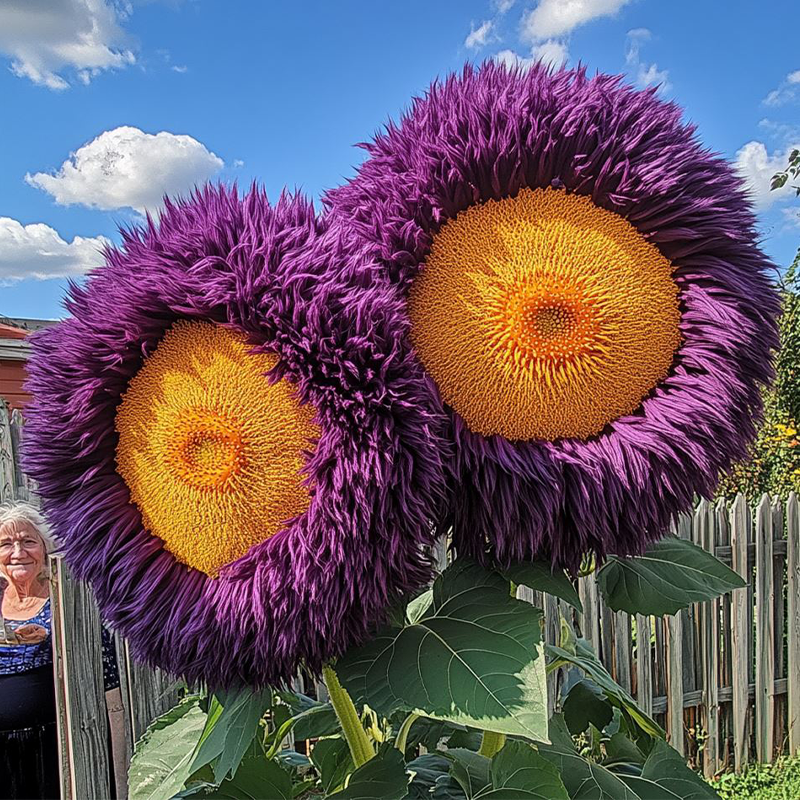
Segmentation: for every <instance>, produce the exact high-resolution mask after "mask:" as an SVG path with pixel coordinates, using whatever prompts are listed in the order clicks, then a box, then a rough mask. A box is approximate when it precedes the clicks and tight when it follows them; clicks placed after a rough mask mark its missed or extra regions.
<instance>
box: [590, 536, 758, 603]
mask: <svg viewBox="0 0 800 800" xmlns="http://www.w3.org/2000/svg"><path fill="white" fill-rule="evenodd" d="M597 583H598V586H599V588H600V591H601V592H602V594H603V597H604V598H605V601H606V604H607V605H608V607H609V608H610V609H612V610H613V611H627V612H628V613H629V614H645V615H648V614H654V615H656V616H661V615H662V614H674V613H675V612H676V611H679V610H680V609H682V608H686V607H687V606H689V605H691V604H692V603H702V602H704V601H705V600H712V599H713V598H715V597H719V595H722V594H725V592H729V591H731V589H740V588H741V587H743V586H746V585H747V583H746V582H745V581H744V580H743V579H742V577H741V576H740V575H738V574H737V573H736V572H734V571H733V570H732V569H729V568H728V567H726V566H725V564H723V563H722V562H721V561H720V560H719V559H717V558H715V557H714V556H712V555H711V553H709V552H707V551H705V550H703V548H702V547H698V546H697V545H696V544H693V543H692V542H690V541H688V540H687V539H679V538H678V537H677V536H665V537H664V538H663V539H660V540H659V541H657V542H654V543H653V544H651V545H650V546H649V547H648V548H647V550H646V551H645V552H644V554H643V555H641V556H635V557H628V558H620V557H618V556H610V557H609V559H608V561H606V563H605V564H604V565H603V566H602V567H601V568H600V570H599V572H598V573H597Z"/></svg>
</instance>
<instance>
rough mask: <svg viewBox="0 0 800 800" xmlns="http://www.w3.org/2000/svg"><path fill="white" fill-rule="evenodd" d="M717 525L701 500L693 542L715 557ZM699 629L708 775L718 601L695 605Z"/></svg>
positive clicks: (712, 767)
mask: <svg viewBox="0 0 800 800" xmlns="http://www.w3.org/2000/svg"><path fill="white" fill-rule="evenodd" d="M715 533H716V526H715V525H714V509H713V507H712V506H711V504H710V503H709V502H708V500H701V501H700V504H699V505H698V507H697V511H696V513H695V526H694V537H695V543H696V544H698V545H700V547H702V548H703V549H704V550H706V551H708V552H709V553H711V554H712V555H713V554H714V550H715V548H714V541H715ZM698 622H699V627H700V672H701V675H702V695H701V696H702V698H703V722H704V727H705V729H706V743H705V747H704V748H703V771H704V773H705V775H706V776H707V777H708V776H711V775H714V774H715V773H716V772H717V769H718V764H719V698H718V692H719V601H718V600H711V601H708V602H705V603H701V604H699V605H698Z"/></svg>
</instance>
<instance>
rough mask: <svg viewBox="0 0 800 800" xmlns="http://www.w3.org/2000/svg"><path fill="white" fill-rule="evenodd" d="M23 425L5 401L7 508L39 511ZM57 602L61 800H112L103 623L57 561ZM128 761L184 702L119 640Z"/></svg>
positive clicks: (0, 432) (1, 434)
mask: <svg viewBox="0 0 800 800" xmlns="http://www.w3.org/2000/svg"><path fill="white" fill-rule="evenodd" d="M21 442H22V418H21V416H20V414H19V412H18V411H14V413H13V414H12V415H11V416H9V414H8V411H7V408H6V407H5V404H4V403H3V401H2V400H0V503H3V502H9V501H12V500H27V501H31V502H33V503H34V504H36V496H35V488H36V487H35V485H33V484H32V483H31V482H30V481H29V480H28V479H27V478H26V477H25V475H24V474H23V472H22V470H21V468H20V459H19V455H20V446H21ZM50 602H51V609H52V637H53V656H54V665H55V669H54V675H55V688H56V707H57V709H58V717H59V720H58V722H59V732H58V733H59V736H58V739H59V755H60V775H61V797H62V800H108V798H109V797H112V796H113V794H114V793H113V792H112V789H111V786H110V776H111V769H110V758H111V753H110V751H109V747H108V742H109V733H108V717H107V713H106V700H105V692H104V690H103V657H102V649H101V647H102V645H101V633H100V616H99V613H98V610H97V606H96V604H95V602H94V598H93V597H92V594H91V592H90V591H89V589H88V588H87V586H86V585H85V584H83V583H81V582H80V581H76V580H73V579H72V578H71V576H70V574H69V570H68V569H67V567H66V565H65V564H64V562H63V560H62V559H61V557H60V556H55V557H51V559H50ZM115 642H116V648H117V662H118V666H119V674H120V681H121V687H120V688H121V694H122V704H123V709H124V719H125V739H126V748H127V758H128V760H130V754H131V751H132V748H133V743H134V742H135V741H136V740H137V739H138V738H139V737H140V736H141V735H142V733H143V732H144V731H145V729H146V728H147V726H148V725H149V724H150V722H152V720H153V719H155V718H156V717H157V716H159V715H160V714H163V713H164V712H165V711H166V710H167V709H169V708H171V707H172V706H173V705H174V704H175V702H176V701H177V692H176V689H175V680H174V679H173V678H170V677H168V676H166V675H164V674H163V673H161V672H160V670H151V669H150V668H149V667H146V666H143V665H141V664H138V663H137V662H136V661H134V660H133V659H132V658H131V657H130V653H129V651H128V646H127V643H126V642H125V640H124V639H122V638H121V637H116V639H115Z"/></svg>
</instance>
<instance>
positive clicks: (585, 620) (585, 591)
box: [578, 573, 600, 656]
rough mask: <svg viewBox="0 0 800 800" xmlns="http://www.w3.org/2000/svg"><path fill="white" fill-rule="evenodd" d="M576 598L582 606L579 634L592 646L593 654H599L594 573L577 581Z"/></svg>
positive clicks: (598, 621)
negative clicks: (578, 598) (577, 597)
mask: <svg viewBox="0 0 800 800" xmlns="http://www.w3.org/2000/svg"><path fill="white" fill-rule="evenodd" d="M578 596H579V597H580V599H581V604H582V605H583V615H582V616H581V633H582V634H583V638H584V639H586V641H587V642H589V644H590V645H591V646H592V648H593V649H594V651H595V653H597V654H598V656H599V653H600V608H599V606H598V602H597V578H596V577H595V575H594V573H592V574H591V575H587V576H586V577H585V578H580V579H579V580H578Z"/></svg>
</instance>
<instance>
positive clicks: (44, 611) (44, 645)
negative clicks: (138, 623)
mask: <svg viewBox="0 0 800 800" xmlns="http://www.w3.org/2000/svg"><path fill="white" fill-rule="evenodd" d="M1 595H2V593H1V592H0V596H1ZM5 623H6V626H7V627H9V628H11V629H12V630H16V629H17V628H21V627H22V626H23V625H40V626H41V627H42V628H44V629H45V630H46V631H47V637H46V638H45V639H44V640H43V641H41V642H36V643H35V644H12V645H0V675H16V674H18V673H20V672H28V671H29V670H32V669H37V668H38V667H45V666H48V665H49V664H52V663H53V643H52V634H51V631H52V614H51V612H50V600H49V599H48V600H47V601H46V602H45V604H44V605H43V606H42V608H41V610H40V611H39V613H38V614H36V615H35V616H33V617H31V618H30V619H7V620H5ZM101 633H102V639H103V683H104V685H105V690H106V691H109V690H110V689H116V688H117V687H118V686H119V674H118V671H117V657H116V654H115V650H114V640H113V638H112V637H111V634H110V633H109V632H108V631H107V630H106V629H105V628H103V629H102V630H101Z"/></svg>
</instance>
